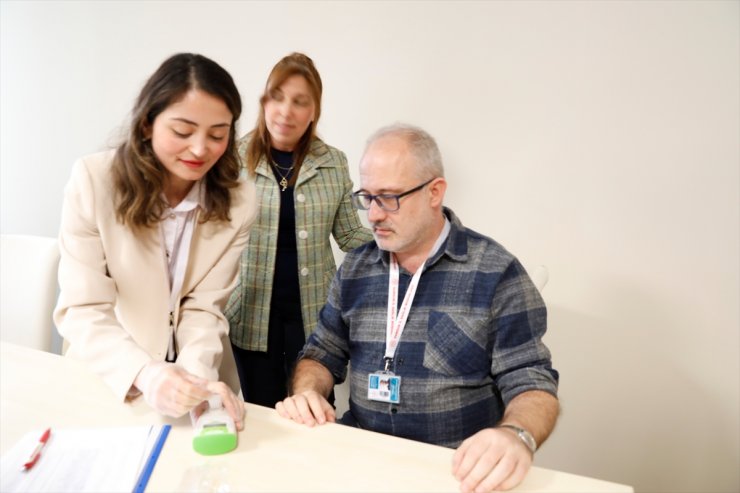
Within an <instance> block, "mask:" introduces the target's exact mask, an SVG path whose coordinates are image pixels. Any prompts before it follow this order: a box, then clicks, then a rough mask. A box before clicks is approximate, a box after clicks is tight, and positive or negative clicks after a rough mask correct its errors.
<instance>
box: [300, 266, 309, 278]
mask: <svg viewBox="0 0 740 493" xmlns="http://www.w3.org/2000/svg"><path fill="white" fill-rule="evenodd" d="M301 275H302V276H307V275H308V267H304V268H302V269H301Z"/></svg>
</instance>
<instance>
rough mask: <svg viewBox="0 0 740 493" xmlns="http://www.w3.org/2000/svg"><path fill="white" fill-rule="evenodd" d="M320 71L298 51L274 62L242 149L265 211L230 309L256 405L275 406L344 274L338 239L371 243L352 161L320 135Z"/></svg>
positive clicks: (248, 396)
mask: <svg viewBox="0 0 740 493" xmlns="http://www.w3.org/2000/svg"><path fill="white" fill-rule="evenodd" d="M321 93H322V85H321V78H320V76H319V73H318V71H317V70H316V68H315V66H314V64H313V61H312V60H311V59H310V58H308V57H307V56H306V55H303V54H300V53H293V54H291V55H288V56H286V57H285V58H283V59H282V60H280V61H279V62H278V63H277V65H275V67H274V68H273V69H272V72H271V73H270V76H269V77H268V79H267V84H266V85H265V92H264V94H263V95H262V97H261V99H260V113H259V117H258V118H257V124H256V126H255V128H254V129H253V130H252V131H251V132H250V133H249V134H248V135H247V136H246V137H245V138H244V139H242V140H241V141H240V149H239V154H240V156H242V157H243V158H244V163H245V165H246V168H247V172H248V173H250V174H252V175H254V176H255V181H256V185H257V192H258V195H259V197H260V212H259V215H258V217H257V221H256V222H255V224H254V225H253V227H252V231H251V234H250V237H249V242H248V244H247V247H246V248H245V249H244V252H243V253H242V257H241V261H240V266H239V269H240V274H239V284H238V285H237V287H236V289H235V290H234V292H233V294H232V295H231V298H230V300H229V303H228V304H227V307H226V317H227V318H228V320H229V326H230V332H229V336H230V338H231V346H232V349H233V351H234V358H235V360H236V364H237V370H238V372H239V379H240V381H241V388H242V392H243V394H244V399H245V400H246V401H247V402H251V403H254V404H260V405H263V406H269V407H274V406H275V404H276V403H277V402H278V401H281V400H283V399H284V398H285V397H286V396H287V379H288V377H289V376H290V372H291V370H292V367H293V365H294V364H295V360H296V357H297V355H298V352H299V351H300V350H301V349H302V348H303V344H304V342H305V339H306V337H307V336H308V335H309V334H310V333H311V331H312V330H313V329H314V328H315V327H316V322H317V318H318V312H319V310H320V309H321V307H322V306H323V305H324V302H325V301H326V294H327V291H328V289H329V284H330V282H331V280H332V278H333V276H334V273H335V271H336V264H335V262H334V255H333V252H332V249H331V244H330V242H329V237H330V235H333V236H334V239H335V240H336V242H337V245H339V247H340V248H341V249H342V250H344V251H349V250H351V249H353V248H355V247H358V246H360V245H362V244H363V243H366V242H368V241H370V240H372V233H371V232H370V231H369V230H368V229H367V228H365V227H363V226H362V223H361V222H360V219H359V216H358V214H357V211H356V210H355V209H354V208H353V207H352V204H351V201H350V194H351V192H352V187H353V185H352V181H351V179H350V177H349V168H348V166H347V158H346V157H345V155H344V153H343V152H341V151H340V150H338V149H335V148H333V147H331V146H329V145H327V144H325V143H324V142H323V141H321V140H320V139H319V138H318V137H317V136H316V125H317V123H318V121H319V116H320V115H321Z"/></svg>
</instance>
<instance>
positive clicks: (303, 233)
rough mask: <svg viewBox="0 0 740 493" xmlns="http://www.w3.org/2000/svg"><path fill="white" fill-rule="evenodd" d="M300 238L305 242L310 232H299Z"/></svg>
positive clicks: (303, 230)
mask: <svg viewBox="0 0 740 493" xmlns="http://www.w3.org/2000/svg"><path fill="white" fill-rule="evenodd" d="M298 238H300V239H302V240H305V239H306V238H308V231H306V230H305V229H302V230H301V231H299V232H298Z"/></svg>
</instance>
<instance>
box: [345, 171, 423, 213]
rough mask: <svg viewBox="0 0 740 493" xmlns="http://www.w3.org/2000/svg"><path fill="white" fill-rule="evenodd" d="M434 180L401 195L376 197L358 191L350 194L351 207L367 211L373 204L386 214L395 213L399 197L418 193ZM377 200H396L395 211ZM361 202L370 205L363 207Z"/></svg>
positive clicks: (398, 206)
mask: <svg viewBox="0 0 740 493" xmlns="http://www.w3.org/2000/svg"><path fill="white" fill-rule="evenodd" d="M436 179H437V177H434V178H432V179H430V180H427V181H425V182H424V183H422V184H421V185H419V186H418V187H414V188H412V189H411V190H407V191H405V192H402V193H379V194H377V195H373V194H371V193H367V192H362V191H360V192H353V193H352V205H354V206H355V208H356V209H358V210H361V211H367V210H370V207H372V203H373V202H375V203H376V204H377V205H378V207H380V208H381V209H383V210H384V211H386V212H396V211H397V210H399V209H400V208H401V197H405V196H406V195H411V194H412V193H414V192H418V191H419V190H421V189H422V188H424V187H425V186H427V185H429V184H430V183H432V182H433V181H434V180H436ZM360 197H365V198H366V199H360ZM378 198H380V199H383V200H391V199H396V208H395V209H389V208H387V207H385V206H384V205H383V203H382V202H381V201H380V200H378ZM362 200H366V201H367V203H368V204H370V205H369V206H367V207H365V205H364V203H363V202H362Z"/></svg>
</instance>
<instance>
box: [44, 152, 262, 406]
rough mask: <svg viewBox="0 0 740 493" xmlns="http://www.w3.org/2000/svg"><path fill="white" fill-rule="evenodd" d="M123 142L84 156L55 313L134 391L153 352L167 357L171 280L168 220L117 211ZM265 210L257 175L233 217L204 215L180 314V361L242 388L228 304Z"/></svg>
mask: <svg viewBox="0 0 740 493" xmlns="http://www.w3.org/2000/svg"><path fill="white" fill-rule="evenodd" d="M113 155H114V151H107V152H102V153H99V154H94V155H91V156H87V157H84V158H82V159H80V160H79V161H78V162H77V163H75V165H74V168H73V170H72V177H71V179H70V181H69V183H68V184H67V187H66V190H65V197H64V206H63V208H62V221H61V227H60V233H59V248H60V252H61V260H60V263H59V286H60V288H61V294H60V297H59V301H58V303H57V307H56V309H55V311H54V323H55V324H56V326H57V328H58V330H59V333H60V334H61V335H62V337H64V338H65V339H66V340H67V342H68V343H69V348H68V350H67V352H66V355H67V356H69V357H73V358H76V359H79V360H82V361H84V362H85V363H86V364H87V365H88V366H89V367H90V368H91V369H92V370H93V371H94V372H95V373H97V374H99V375H100V376H101V377H102V378H103V380H105V382H106V383H107V384H108V385H109V386H110V387H111V389H112V390H113V392H114V393H115V394H116V396H117V397H118V398H119V399H121V400H125V398H126V395H127V393H128V391H129V389H130V388H131V385H132V384H133V382H134V380H135V378H136V376H137V374H138V373H139V371H140V370H141V369H142V368H143V367H144V365H145V364H146V363H148V362H149V361H151V360H158V361H164V358H165V356H166V353H167V347H168V335H169V281H168V274H167V267H166V264H165V257H164V253H163V252H164V250H163V247H162V241H161V234H160V231H159V228H157V227H154V228H149V229H146V230H139V231H135V230H132V229H131V228H129V227H127V226H124V225H122V224H121V223H120V222H118V221H117V220H116V217H115V211H114V204H113V189H112V181H111V174H110V169H111V161H112V158H113ZM256 215H257V194H256V190H255V186H254V181H253V180H248V179H245V180H243V181H242V183H241V185H240V187H238V188H236V189H234V190H233V191H232V209H231V221H230V222H229V223H224V222H214V221H209V222H207V223H197V224H196V226H195V230H194V231H193V238H192V243H191V246H190V257H189V259H188V265H187V270H186V272H185V279H184V281H183V286H182V291H181V292H180V296H179V300H180V303H179V306H178V307H177V308H176V312H175V314H174V323H175V339H176V342H177V350H178V356H177V364H178V365H180V366H182V367H183V368H185V369H186V370H187V371H189V372H191V373H193V374H195V375H198V376H201V377H204V378H207V379H209V380H221V381H224V382H226V383H227V384H228V385H229V386H230V387H231V388H232V389H234V391H235V392H238V391H239V378H238V376H237V373H236V366H235V364H234V357H233V354H232V352H231V346H230V344H229V336H228V329H229V325H228V322H227V321H226V319H225V318H224V316H223V314H222V310H223V308H224V305H225V304H226V301H227V299H228V297H229V295H230V293H231V291H232V290H233V288H234V286H235V285H236V279H237V266H238V264H239V258H240V256H241V252H242V250H243V249H244V246H245V245H246V243H247V239H248V235H249V230H250V228H251V226H252V223H253V222H254V220H255V218H256Z"/></svg>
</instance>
